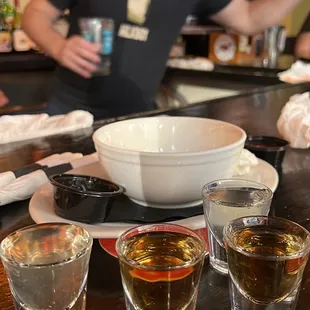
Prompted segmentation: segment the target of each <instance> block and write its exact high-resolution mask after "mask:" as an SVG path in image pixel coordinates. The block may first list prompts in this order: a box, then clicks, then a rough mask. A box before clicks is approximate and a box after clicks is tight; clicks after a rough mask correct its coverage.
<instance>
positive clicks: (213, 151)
mask: <svg viewBox="0 0 310 310" xmlns="http://www.w3.org/2000/svg"><path fill="white" fill-rule="evenodd" d="M170 117H173V118H178V119H191V120H194V119H197V120H198V119H199V120H209V121H213V122H216V123H219V124H223V125H225V126H229V127H231V128H235V129H237V130H238V131H240V133H241V138H240V139H239V140H237V141H236V142H234V143H231V144H228V145H225V146H222V147H219V148H215V149H211V150H203V151H197V152H191V151H189V152H160V153H159V152H146V151H133V150H127V149H123V148H119V147H116V146H111V145H109V144H105V143H103V142H101V141H100V140H99V138H98V137H97V136H98V135H99V133H98V132H99V131H100V130H102V129H103V128H104V127H108V126H113V125H115V124H116V123H118V122H114V123H110V124H107V125H104V126H102V127H100V128H98V129H97V130H96V131H95V132H94V134H93V137H92V138H93V141H94V144H95V147H96V144H97V145H99V146H100V147H102V148H104V149H106V150H111V151H113V152H117V153H122V154H128V155H137V154H142V155H143V156H150V157H151V156H152V157H154V156H158V157H162V156H169V155H170V156H176V155H177V156H180V157H185V156H189V155H190V156H195V155H202V154H206V153H207V154H216V153H219V152H224V151H227V150H230V149H233V148H235V147H237V146H239V145H240V144H243V143H245V140H246V138H247V134H246V132H245V131H244V130H243V129H242V128H241V127H239V126H237V125H234V124H231V123H228V122H224V121H219V120H217V119H213V118H203V117H187V116H170ZM146 119H150V117H143V118H134V119H128V120H124V121H119V122H129V121H132V120H146ZM152 119H162V118H161V117H152ZM96 149H97V147H96ZM97 151H98V153H100V151H99V150H98V149H97Z"/></svg>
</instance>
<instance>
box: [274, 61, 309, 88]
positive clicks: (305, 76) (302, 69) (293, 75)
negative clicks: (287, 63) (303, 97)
mask: <svg viewBox="0 0 310 310" xmlns="http://www.w3.org/2000/svg"><path fill="white" fill-rule="evenodd" d="M278 76H279V79H280V80H281V81H283V82H286V83H290V84H296V83H302V82H310V63H306V62H303V61H300V60H298V61H296V62H295V63H293V65H292V66H291V68H290V69H288V70H285V71H283V72H280V73H278Z"/></svg>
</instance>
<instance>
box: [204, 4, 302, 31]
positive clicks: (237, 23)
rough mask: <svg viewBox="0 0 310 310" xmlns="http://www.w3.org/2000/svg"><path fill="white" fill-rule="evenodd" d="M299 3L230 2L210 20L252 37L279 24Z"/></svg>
mask: <svg viewBox="0 0 310 310" xmlns="http://www.w3.org/2000/svg"><path fill="white" fill-rule="evenodd" d="M209 1H210V0H209ZM214 1H216V0H214ZM299 2H300V0H254V1H247V0H231V1H230V3H229V4H228V5H227V6H226V7H224V8H223V9H222V10H220V11H219V12H218V13H216V14H214V15H213V16H211V19H212V20H214V21H215V22H217V23H219V24H222V25H224V26H226V27H228V28H230V29H232V30H234V31H236V32H238V33H242V34H247V35H254V34H256V33H259V32H261V31H263V30H264V29H266V28H269V27H271V26H273V25H277V24H279V23H281V21H282V20H283V18H284V17H285V16H286V15H287V14H288V13H289V12H290V11H291V10H292V9H293V8H294V7H295V6H296V5H297V4H298V3H299Z"/></svg>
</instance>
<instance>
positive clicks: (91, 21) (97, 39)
mask: <svg viewBox="0 0 310 310" xmlns="http://www.w3.org/2000/svg"><path fill="white" fill-rule="evenodd" d="M79 25H80V31H81V35H82V37H83V38H84V39H85V40H87V41H89V42H92V43H99V44H100V45H101V49H100V52H99V54H100V58H101V62H100V63H99V64H98V66H97V71H96V72H95V73H94V75H95V76H104V75H109V74H110V73H111V64H112V59H111V55H112V53H113V43H114V20H113V19H110V18H80V19H79Z"/></svg>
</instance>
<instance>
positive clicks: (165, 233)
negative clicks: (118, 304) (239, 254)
mask: <svg viewBox="0 0 310 310" xmlns="http://www.w3.org/2000/svg"><path fill="white" fill-rule="evenodd" d="M116 250H117V253H118V258H119V263H120V270H121V276H122V283H123V288H124V292H125V300H126V307H127V309H128V310H141V309H143V310H159V309H160V310H185V309H186V310H189V309H191V310H194V309H195V308H196V299H197V294H198V286H199V280H200V275H201V271H202V267H203V263H204V257H205V253H206V245H205V242H204V240H203V239H201V238H200V237H199V236H198V235H197V234H196V233H195V232H193V231H192V230H190V229H187V228H185V227H182V226H178V225H170V224H155V225H146V226H140V227H137V228H133V229H131V230H129V231H127V232H125V233H124V234H123V235H122V236H121V237H120V238H119V239H118V240H117V243H116Z"/></svg>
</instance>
